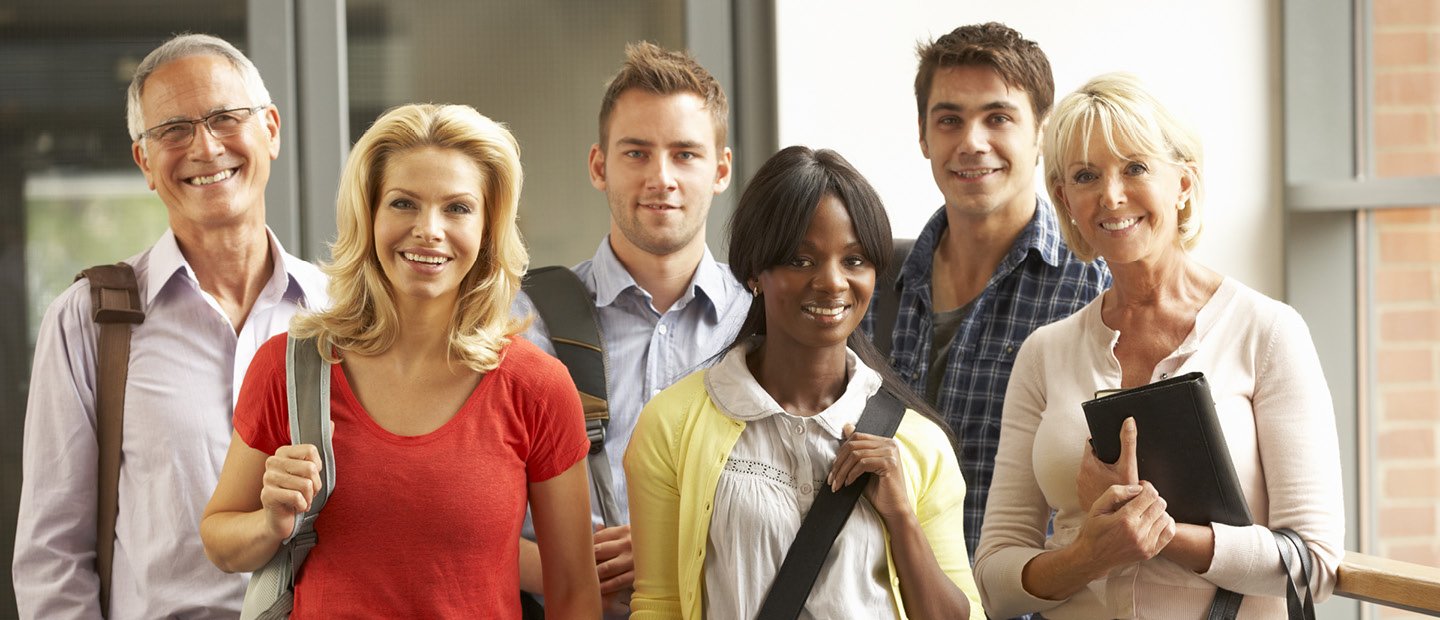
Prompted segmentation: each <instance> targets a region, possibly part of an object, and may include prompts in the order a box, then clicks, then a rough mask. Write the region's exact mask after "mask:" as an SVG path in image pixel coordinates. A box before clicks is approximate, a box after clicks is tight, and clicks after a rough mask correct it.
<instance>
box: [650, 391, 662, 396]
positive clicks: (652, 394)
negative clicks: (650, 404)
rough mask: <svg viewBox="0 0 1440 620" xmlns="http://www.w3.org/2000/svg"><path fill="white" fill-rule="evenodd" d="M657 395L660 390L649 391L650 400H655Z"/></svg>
mask: <svg viewBox="0 0 1440 620" xmlns="http://www.w3.org/2000/svg"><path fill="white" fill-rule="evenodd" d="M659 395H660V390H650V398H655V397H656V396H659Z"/></svg>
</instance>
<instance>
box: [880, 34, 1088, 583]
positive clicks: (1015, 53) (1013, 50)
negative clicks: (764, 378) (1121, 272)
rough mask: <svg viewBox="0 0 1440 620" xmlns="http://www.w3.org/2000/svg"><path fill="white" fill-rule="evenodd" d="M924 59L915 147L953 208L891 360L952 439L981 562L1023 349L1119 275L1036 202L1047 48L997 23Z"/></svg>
mask: <svg viewBox="0 0 1440 620" xmlns="http://www.w3.org/2000/svg"><path fill="white" fill-rule="evenodd" d="M918 55H919V60H920V67H919V70H918V72H917V75H916V76H915V98H916V103H917V104H918V109H919V129H920V150H921V152H923V153H924V154H925V158H926V159H928V160H930V169H931V172H932V173H933V174H934V177H935V184H936V185H937V186H939V188H940V193H941V194H943V195H944V197H945V205H944V206H943V207H941V208H940V209H939V210H937V211H936V212H935V215H934V216H933V217H931V218H930V221H929V222H928V223H926V225H925V228H924V230H922V231H921V233H920V236H919V237H918V238H917V239H916V240H915V246H914V249H913V250H912V251H911V253H910V255H909V257H908V258H907V259H906V260H905V262H904V263H903V265H902V266H901V270H900V274H899V277H898V278H897V280H896V282H895V289H896V290H895V294H896V295H897V297H898V310H897V314H896V319H895V325H894V328H893V331H892V332H891V342H892V344H891V354H890V361H891V363H892V364H893V365H894V366H895V370H896V371H898V372H899V373H900V376H901V377H903V378H904V379H905V380H906V381H907V382H909V383H910V385H911V387H913V388H915V389H916V390H917V391H919V392H921V393H922V394H925V395H926V397H927V398H928V399H929V400H930V402H932V403H934V404H935V406H936V408H937V409H939V411H940V412H941V414H942V415H944V416H945V419H946V421H947V422H948V423H949V425H950V429H951V432H953V433H954V435H955V440H956V454H957V456H958V457H959V460H960V468H961V470H962V471H963V472H964V474H965V483H966V485H967V491H966V497H965V530H966V531H965V542H966V546H967V547H968V549H969V552H970V557H972V558H973V557H975V548H976V546H977V545H978V544H979V541H980V526H981V521H982V519H983V517H984V515H985V497H986V494H987V492H988V491H989V488H990V477H991V474H992V473H993V471H994V461H995V449H996V446H997V444H998V443H999V439H1000V412H1001V405H1002V403H1003V401H1004V396H1005V387H1006V384H1007V383H1008V382H1009V380H1010V368H1011V365H1012V364H1013V363H1014V360H1015V352H1016V351H1018V350H1019V349H1020V343H1021V342H1022V341H1024V340H1025V337H1026V336H1029V335H1030V332H1032V331H1034V330H1035V328H1037V327H1040V326H1041V325H1044V324H1046V323H1050V322H1052V321H1055V320H1057V319H1060V318H1063V317H1065V316H1067V315H1069V314H1071V313H1072V312H1074V311H1076V310H1078V309H1080V307H1082V306H1084V305H1085V304H1086V303H1088V302H1089V301H1090V300H1091V299H1094V298H1095V296H1096V295H1099V294H1100V292H1101V291H1103V290H1104V289H1105V288H1107V287H1108V286H1109V285H1110V273H1109V271H1108V270H1107V269H1106V268H1105V265H1104V263H1103V262H1102V261H1097V262H1095V263H1090V264H1086V263H1084V262H1081V261H1080V260H1079V259H1077V258H1075V256H1074V255H1073V254H1071V253H1070V250H1069V249H1068V248H1066V247H1065V242H1064V241H1063V240H1061V238H1060V230H1059V227H1058V225H1057V223H1056V220H1055V212H1054V210H1053V209H1052V208H1051V206H1050V204H1049V202H1048V201H1046V199H1045V198H1044V197H1043V196H1042V195H1040V194H1038V193H1037V192H1036V187H1035V168H1036V164H1037V163H1038V159H1039V153H1040V127H1041V125H1042V124H1043V122H1044V120H1045V117H1046V114H1048V113H1049V111H1050V106H1051V104H1052V103H1053V102H1054V99H1055V86H1054V80H1053V78H1052V77H1051V73H1050V63H1049V61H1048V60H1047V59H1046V57H1045V53H1044V52H1042V51H1041V50H1040V47H1039V46H1037V45H1036V44H1035V43H1034V42H1033V41H1028V40H1026V39H1024V38H1023V37H1021V36H1020V33H1018V32H1015V31H1014V30H1012V29H1010V28H1009V27H1007V26H1004V25H1002V24H998V23H988V24H980V25H970V26H963V27H960V28H957V29H955V30H954V31H953V32H951V33H949V34H947V35H945V36H942V37H940V38H939V39H937V40H935V41H934V42H931V43H929V44H926V45H921V46H920V48H919V50H918ZM880 329H884V327H881V328H880Z"/></svg>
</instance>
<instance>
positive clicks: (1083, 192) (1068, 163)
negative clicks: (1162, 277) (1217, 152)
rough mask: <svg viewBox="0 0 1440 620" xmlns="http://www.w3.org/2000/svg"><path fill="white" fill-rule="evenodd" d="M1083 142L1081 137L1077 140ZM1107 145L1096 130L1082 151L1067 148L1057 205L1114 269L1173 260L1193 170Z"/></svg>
mask: <svg viewBox="0 0 1440 620" xmlns="http://www.w3.org/2000/svg"><path fill="white" fill-rule="evenodd" d="M1082 139H1083V138H1082ZM1116 149H1117V150H1118V151H1119V154H1117V153H1116V152H1114V151H1112V150H1111V148H1110V147H1109V146H1107V144H1106V141H1105V139H1104V137H1103V135H1102V134H1101V132H1100V131H1099V128H1095V129H1094V130H1092V131H1090V132H1089V138H1088V141H1087V143H1086V144H1084V145H1083V146H1081V145H1079V144H1077V145H1075V146H1073V147H1072V148H1070V149H1067V151H1068V154H1067V155H1068V156H1066V157H1065V158H1064V161H1063V162H1062V163H1061V165H1060V170H1061V178H1060V181H1059V187H1058V188H1055V189H1056V190H1058V191H1054V192H1053V193H1054V194H1055V195H1057V196H1059V197H1060V201H1061V203H1062V204H1061V206H1062V208H1063V209H1064V210H1065V212H1066V213H1068V214H1069V216H1070V218H1071V219H1073V220H1075V229H1076V231H1077V232H1078V233H1079V234H1080V237H1081V238H1082V239H1084V240H1085V242H1086V243H1087V244H1089V246H1090V248H1091V249H1092V250H1093V251H1094V252H1095V254H1097V255H1099V256H1103V257H1104V258H1105V261H1106V262H1107V263H1109V264H1110V266H1111V268H1112V269H1114V268H1115V267H1117V266H1120V265H1126V264H1130V263H1137V262H1140V263H1155V262H1157V261H1164V260H1169V259H1173V258H1175V257H1177V256H1179V253H1181V252H1183V251H1184V250H1183V249H1182V247H1181V243H1180V225H1179V218H1180V212H1179V209H1180V207H1181V206H1182V205H1183V204H1184V203H1185V200H1186V199H1187V198H1188V197H1189V194H1190V191H1191V187H1192V183H1193V176H1192V174H1193V171H1192V170H1190V169H1189V168H1187V167H1184V166H1182V165H1179V164H1175V163H1173V162H1170V161H1168V160H1166V159H1165V158H1162V157H1156V156H1152V155H1145V154H1140V153H1136V152H1135V150H1136V149H1134V148H1133V147H1130V146H1129V145H1125V144H1117V145H1116Z"/></svg>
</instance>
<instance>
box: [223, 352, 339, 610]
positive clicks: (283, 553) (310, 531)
mask: <svg viewBox="0 0 1440 620" xmlns="http://www.w3.org/2000/svg"><path fill="white" fill-rule="evenodd" d="M285 393H286V395H287V397H288V401H289V402H288V403H287V413H288V414H289V415H288V417H289V420H290V443H292V444H307V443H308V444H312V445H314V446H315V447H316V449H318V450H319V451H320V462H321V463H323V464H324V465H323V467H322V470H321V472H320V488H319V489H316V491H315V497H314V498H312V499H311V500H310V509H309V510H307V511H305V513H304V514H297V515H295V527H294V529H292V530H291V531H290V536H289V537H287V538H286V539H285V540H283V541H281V543H280V548H279V549H278V550H276V551H275V555H274V556H272V557H271V558H270V561H269V562H267V563H266V564H265V565H264V566H262V567H260V570H257V571H255V572H254V573H253V574H251V575H250V584H249V585H248V586H246V588H245V601H244V603H243V605H242V606H241V608H240V620H283V619H285V618H289V617H290V610H291V609H292V608H293V607H294V604H295V579H296V577H297V576H298V575H299V574H300V565H301V564H304V563H305V557H306V556H308V555H310V549H312V548H314V547H315V543H316V542H317V540H316V536H315V519H317V518H319V516H320V509H321V508H324V507H325V500H327V499H329V497H330V493H332V492H333V491H334V490H335V451H334V447H333V443H332V442H331V430H330V364H328V363H326V362H325V360H323V359H321V358H320V350H319V349H318V348H316V346H315V339H314V338H306V339H303V340H297V339H295V338H287V339H286V342H285Z"/></svg>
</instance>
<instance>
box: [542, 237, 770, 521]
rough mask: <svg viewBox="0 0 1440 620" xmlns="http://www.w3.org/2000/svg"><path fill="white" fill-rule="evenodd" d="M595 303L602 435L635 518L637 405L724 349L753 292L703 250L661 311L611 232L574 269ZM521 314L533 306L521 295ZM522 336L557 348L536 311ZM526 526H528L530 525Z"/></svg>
mask: <svg viewBox="0 0 1440 620" xmlns="http://www.w3.org/2000/svg"><path fill="white" fill-rule="evenodd" d="M573 270H574V271H575V274H576V275H577V276H579V277H580V281H581V282H583V283H584V284H585V288H586V289H587V290H588V291H589V292H590V295H591V297H592V298H593V299H594V301H595V309H596V314H597V315H598V316H599V318H600V337H601V338H602V339H603V340H604V341H605V355H606V357H607V358H608V367H609V369H610V385H609V387H610V395H609V396H610V398H609V400H610V426H609V428H608V429H607V431H606V435H605V456H606V457H607V459H608V460H609V461H610V476H611V480H612V481H613V482H614V491H615V502H616V505H617V506H618V507H619V509H620V515H621V519H622V520H623V521H624V522H626V523H629V522H630V505H629V501H628V500H627V498H626V491H625V489H626V487H625V470H624V468H623V465H622V463H621V459H622V458H623V457H624V456H625V447H626V446H628V445H629V444H630V434H631V433H632V432H634V430H635V421H636V420H637V419H638V418H639V416H640V409H641V407H643V406H644V405H645V403H646V401H649V400H650V398H651V397H653V396H654V395H656V394H659V393H660V390H663V389H665V388H666V387H669V386H670V384H671V383H674V382H675V381H676V380H678V379H680V378H681V377H684V376H685V375H688V374H690V373H691V372H693V371H695V370H698V369H700V368H701V367H702V366H705V365H706V363H707V362H709V361H710V360H711V358H713V357H715V355H716V354H717V353H720V351H721V349H723V348H724V347H725V346H726V345H728V344H730V341H732V340H734V339H735V334H736V333H738V332H739V331H740V325H741V324H742V323H744V322H745V315H746V313H747V312H749V311H750V301H751V299H752V298H751V296H750V293H749V292H748V291H746V290H745V288H744V287H743V286H741V285H740V283H739V282H736V281H735V277H734V276H733V275H731V273H730V268H729V267H727V266H726V265H724V264H722V263H719V262H716V261H715V257H714V256H713V255H711V254H710V250H709V248H706V250H705V255H704V256H703V257H702V258H701V259H700V265H699V267H698V268H696V270H695V275H694V276H693V277H692V278H691V280H690V286H688V287H686V289H685V293H684V294H683V295H682V296H681V297H680V299H679V300H678V301H676V302H675V303H674V304H673V305H671V306H670V308H669V309H668V310H666V311H665V313H664V314H661V313H660V312H659V311H657V310H655V305H654V303H653V298H652V297H651V296H650V293H648V292H646V291H645V289H643V288H640V285H639V284H636V283H635V278H633V277H631V276H630V272H628V271H626V270H625V266H624V265H622V264H620V259H619V258H616V256H615V252H614V250H612V249H611V248H610V237H609V235H606V236H605V238H604V239H603V240H602V241H601V242H600V248H599V249H598V250H596V251H595V256H594V257H593V258H591V259H590V260H588V261H585V262H582V263H580V264H578V265H576V266H575V267H573ZM516 310H517V313H527V312H530V311H532V310H533V305H531V302H530V300H529V299H528V298H525V297H524V296H523V295H521V299H519V300H517V303H516ZM524 336H525V337H526V338H527V339H529V340H530V341H531V342H534V343H535V344H536V345H538V346H539V347H540V348H541V349H543V350H545V351H546V352H548V353H550V354H551V355H554V354H555V350H554V348H553V347H552V346H551V345H550V332H549V330H548V329H546V328H545V324H544V321H542V320H540V318H539V317H538V316H536V318H535V322H534V323H533V324H532V325H531V326H530V329H529V330H527V331H526V332H525V334H524ZM590 514H591V518H592V519H593V520H594V521H595V522H596V523H600V511H599V505H598V503H597V502H596V501H595V498H593V497H592V498H591V499H590ZM527 529H528V528H527Z"/></svg>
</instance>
